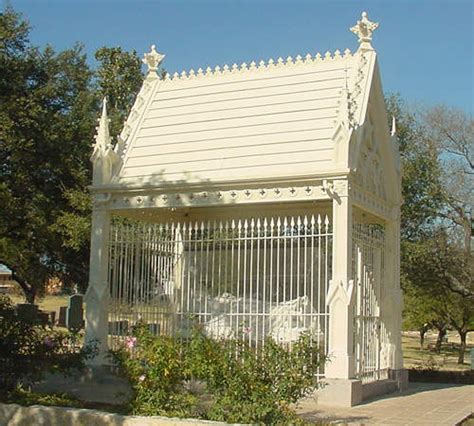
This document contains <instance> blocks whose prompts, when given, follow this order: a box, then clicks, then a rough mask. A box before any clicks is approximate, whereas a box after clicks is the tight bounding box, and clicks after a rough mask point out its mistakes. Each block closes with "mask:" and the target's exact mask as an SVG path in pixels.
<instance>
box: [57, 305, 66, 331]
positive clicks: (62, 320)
mask: <svg viewBox="0 0 474 426" xmlns="http://www.w3.org/2000/svg"><path fill="white" fill-rule="evenodd" d="M66 313H67V306H60V307H59V317H58V327H66Z"/></svg>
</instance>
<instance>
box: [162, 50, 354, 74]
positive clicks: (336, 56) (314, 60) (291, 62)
mask: <svg viewBox="0 0 474 426" xmlns="http://www.w3.org/2000/svg"><path fill="white" fill-rule="evenodd" d="M353 57H354V55H353V54H352V53H351V51H350V50H349V49H346V50H345V51H344V52H343V53H341V52H340V51H339V50H336V51H334V53H331V52H329V51H328V52H326V53H325V54H324V55H321V54H320V53H317V54H316V55H314V56H312V55H311V54H309V53H308V54H307V55H306V56H305V57H302V56H300V55H298V56H296V57H295V58H293V57H291V56H288V57H287V58H286V59H283V58H281V57H280V58H278V59H277V60H274V59H271V58H270V59H268V60H267V61H266V62H265V61H263V60H261V61H260V62H258V63H257V62H255V61H252V62H250V63H246V62H243V63H242V64H240V65H237V64H233V65H231V66H229V65H227V64H225V65H223V66H219V65H217V66H216V67H214V68H211V67H207V68H206V69H202V68H198V70H197V71H195V70H194V69H190V70H189V71H182V72H181V73H178V72H175V73H174V74H173V75H171V74H166V76H165V80H172V81H176V80H192V79H201V78H209V77H218V76H222V75H227V74H243V73H248V72H264V71H267V70H270V69H278V68H288V67H299V66H305V65H314V64H320V63H332V62H337V61H341V60H346V59H348V58H353Z"/></svg>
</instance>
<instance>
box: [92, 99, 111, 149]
mask: <svg viewBox="0 0 474 426" xmlns="http://www.w3.org/2000/svg"><path fill="white" fill-rule="evenodd" d="M98 121H99V125H98V126H97V127H96V130H97V134H96V136H95V144H94V151H93V154H92V155H93V156H96V154H98V153H99V152H98V151H100V153H105V152H106V150H107V149H108V148H111V147H112V144H111V143H112V140H111V138H110V132H109V123H110V119H109V117H108V115H107V98H106V97H104V100H103V101H102V114H101V116H100V118H99V120H98Z"/></svg>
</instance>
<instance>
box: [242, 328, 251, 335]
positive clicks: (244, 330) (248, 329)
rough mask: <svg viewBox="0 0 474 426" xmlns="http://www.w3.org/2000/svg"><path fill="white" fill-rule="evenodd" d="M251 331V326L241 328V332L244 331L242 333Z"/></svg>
mask: <svg viewBox="0 0 474 426" xmlns="http://www.w3.org/2000/svg"><path fill="white" fill-rule="evenodd" d="M251 332H252V328H251V327H243V328H242V333H244V334H250V333H251Z"/></svg>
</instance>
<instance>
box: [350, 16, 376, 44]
mask: <svg viewBox="0 0 474 426" xmlns="http://www.w3.org/2000/svg"><path fill="white" fill-rule="evenodd" d="M378 26H379V24H378V22H372V21H369V19H368V18H367V12H362V19H361V20H360V21H357V24H356V25H354V26H353V27H352V28H351V31H352V32H353V33H354V34H355V35H357V36H358V37H359V43H360V48H361V49H372V46H371V44H370V42H371V41H372V33H373V32H374V31H375V30H376V29H377V28H378Z"/></svg>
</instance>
